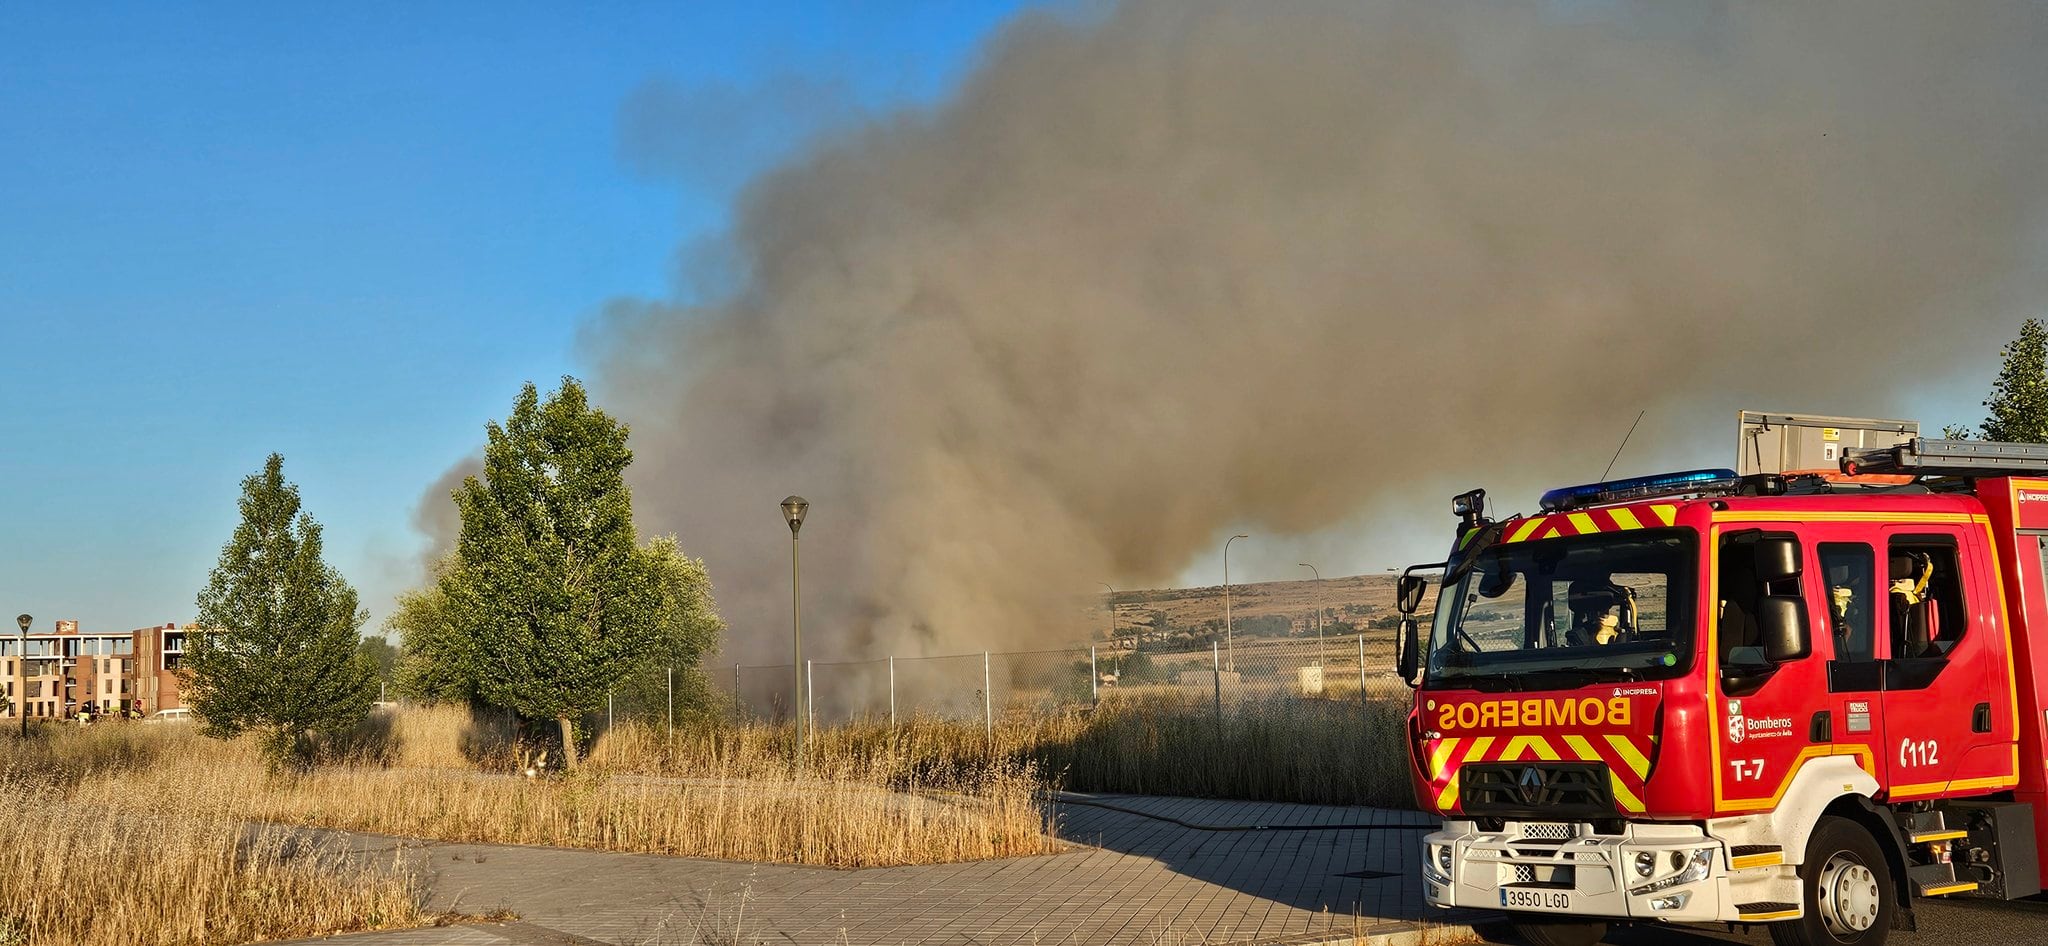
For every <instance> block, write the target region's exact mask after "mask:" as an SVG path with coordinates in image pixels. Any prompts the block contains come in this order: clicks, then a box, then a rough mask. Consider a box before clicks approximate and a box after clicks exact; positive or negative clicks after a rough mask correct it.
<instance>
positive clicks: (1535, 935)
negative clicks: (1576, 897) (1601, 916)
mask: <svg viewBox="0 0 2048 946" xmlns="http://www.w3.org/2000/svg"><path fill="white" fill-rule="evenodd" d="M1515 933H1516V934H1518V935H1520V936H1521V937H1522V940H1523V941H1524V942H1526V943H1528V944H1529V946H1593V944H1594V943H1597V942H1599V941H1601V940H1603V939H1606V938H1607V924H1606V922H1605V921H1601V920H1516V921H1515Z"/></svg>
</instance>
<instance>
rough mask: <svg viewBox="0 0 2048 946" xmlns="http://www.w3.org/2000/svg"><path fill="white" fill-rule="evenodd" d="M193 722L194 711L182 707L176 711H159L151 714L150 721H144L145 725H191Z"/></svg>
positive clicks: (175, 709)
mask: <svg viewBox="0 0 2048 946" xmlns="http://www.w3.org/2000/svg"><path fill="white" fill-rule="evenodd" d="M191 721H192V711H191V710H189V709H186V708H185V707H182V706H180V707H176V708H174V709H160V710H157V711H156V712H154V713H151V714H150V716H149V718H148V719H145V720H143V722H145V723H189V722H191Z"/></svg>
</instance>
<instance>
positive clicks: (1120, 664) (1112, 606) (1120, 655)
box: [1096, 581, 1124, 684]
mask: <svg viewBox="0 0 2048 946" xmlns="http://www.w3.org/2000/svg"><path fill="white" fill-rule="evenodd" d="M1096 584H1098V585H1101V586H1102V587H1103V588H1104V589H1106V590H1107V591H1108V592H1109V602H1108V603H1109V646H1110V648H1111V650H1112V651H1113V652H1114V653H1115V654H1116V656H1115V657H1114V658H1112V659H1114V660H1115V661H1116V671H1115V673H1116V675H1117V683H1118V684H1122V683H1123V669H1124V645H1123V641H1120V640H1117V637H1116V589H1115V588H1111V587H1110V586H1109V582H1106V581H1098V582H1096Z"/></svg>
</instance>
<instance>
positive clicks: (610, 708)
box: [604, 690, 615, 732]
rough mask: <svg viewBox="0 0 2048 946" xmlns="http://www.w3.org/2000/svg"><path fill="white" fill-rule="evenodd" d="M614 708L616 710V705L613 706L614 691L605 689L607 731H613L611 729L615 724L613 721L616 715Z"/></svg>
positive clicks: (605, 724) (605, 727) (605, 725)
mask: <svg viewBox="0 0 2048 946" xmlns="http://www.w3.org/2000/svg"><path fill="white" fill-rule="evenodd" d="M614 710H615V707H614V706H613V704H612V691H610V690H606V691H604V731H605V732H611V731H612V725H613V723H612V718H613V716H614Z"/></svg>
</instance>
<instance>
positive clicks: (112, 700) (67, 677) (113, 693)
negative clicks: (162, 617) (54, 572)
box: [0, 621, 190, 719]
mask: <svg viewBox="0 0 2048 946" xmlns="http://www.w3.org/2000/svg"><path fill="white" fill-rule="evenodd" d="M189 630H190V628H189V627H186V628H181V627H179V626H178V625H176V624H162V625H157V626H154V627H143V628H137V629H135V630H132V631H122V632H119V633H101V632H93V631H80V630H79V629H78V622H77V621H58V622H57V624H56V629H55V630H54V631H49V632H45V633H31V634H29V635H28V641H27V653H26V654H23V653H21V649H22V639H21V637H20V636H18V635H8V636H5V637H0V679H4V681H5V683H4V684H0V686H4V690H0V692H5V693H6V694H7V702H8V703H9V704H10V707H9V709H8V710H7V711H6V712H5V713H0V719H15V718H17V717H16V714H17V713H19V712H23V711H26V712H27V713H28V717H29V718H30V719H62V718H64V717H67V716H72V715H75V714H77V712H78V711H79V710H80V709H91V710H92V711H93V712H94V713H113V712H115V711H117V710H122V709H130V708H133V709H139V710H141V711H142V713H143V714H144V715H149V714H151V713H155V712H156V711H158V710H165V709H175V708H177V707H180V706H183V705H184V703H183V702H181V701H180V700H179V698H178V665H179V661H181V660H182V659H183V657H184V652H185V635H186V633H187V632H188V631H189Z"/></svg>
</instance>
